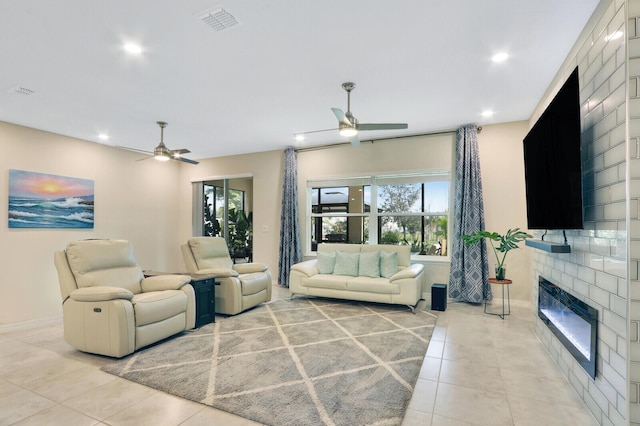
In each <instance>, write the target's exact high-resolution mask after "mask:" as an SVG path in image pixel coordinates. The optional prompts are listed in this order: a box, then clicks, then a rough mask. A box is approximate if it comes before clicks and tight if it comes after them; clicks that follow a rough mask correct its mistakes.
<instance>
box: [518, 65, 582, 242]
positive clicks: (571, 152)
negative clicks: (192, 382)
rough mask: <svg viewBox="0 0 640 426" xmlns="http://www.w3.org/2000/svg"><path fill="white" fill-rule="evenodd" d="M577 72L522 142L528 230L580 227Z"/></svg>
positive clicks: (580, 180) (580, 160) (580, 197)
mask: <svg viewBox="0 0 640 426" xmlns="http://www.w3.org/2000/svg"><path fill="white" fill-rule="evenodd" d="M579 92H580V88H579V84H578V68H576V69H575V70H574V71H573V72H572V73H571V76H570V77H569V78H568V79H567V81H566V82H565V83H564V85H563V86H562V88H561V89H560V91H559V92H558V93H557V94H556V96H555V97H554V98H553V100H552V101H551V103H550V104H549V106H548V107H547V108H546V110H545V111H544V112H543V113H542V115H541V116H540V118H539V119H538V121H537V122H536V124H535V125H534V126H533V127H532V128H531V130H530V131H529V133H528V134H527V136H526V137H525V138H524V172H525V185H526V191H527V223H528V227H529V229H562V230H565V229H583V222H582V219H583V206H582V167H581V165H582V158H581V154H580V93H579Z"/></svg>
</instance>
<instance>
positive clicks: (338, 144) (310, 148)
mask: <svg viewBox="0 0 640 426" xmlns="http://www.w3.org/2000/svg"><path fill="white" fill-rule="evenodd" d="M476 129H477V130H478V133H480V132H482V126H476ZM457 131H458V129H449V130H438V131H435V132H427V133H414V134H411V135H402V136H392V137H388V138H378V139H363V140H361V141H360V143H364V142H371V143H374V142H381V141H388V140H394V139H406V138H415V137H419V136H436V135H446V134H449V133H456V132H457ZM344 145H351V142H337V143H330V144H325V145H316V146H310V147H307V148H295V151H296V152H304V151H316V150H319V149H329V148H337V147H340V146H344Z"/></svg>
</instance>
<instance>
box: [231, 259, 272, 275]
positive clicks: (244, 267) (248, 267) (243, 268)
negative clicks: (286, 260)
mask: <svg viewBox="0 0 640 426" xmlns="http://www.w3.org/2000/svg"><path fill="white" fill-rule="evenodd" d="M267 269H269V267H268V266H267V265H265V264H264V263H258V262H256V263H239V264H237V265H233V270H234V271H236V272H238V273H239V274H251V273H253V272H264V271H266V270H267Z"/></svg>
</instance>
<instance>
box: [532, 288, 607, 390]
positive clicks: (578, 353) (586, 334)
mask: <svg viewBox="0 0 640 426" xmlns="http://www.w3.org/2000/svg"><path fill="white" fill-rule="evenodd" d="M538 290H539V291H538V317H540V319H541V320H542V321H543V322H544V323H545V324H546V325H547V327H549V329H550V330H551V331H552V332H553V334H555V336H556V337H557V338H558V340H560V342H561V343H562V344H563V345H564V346H565V347H566V348H567V350H568V351H569V352H570V353H571V355H573V357H574V358H575V359H576V361H578V363H579V364H580V365H581V366H582V368H584V369H585V371H586V372H587V373H588V374H589V375H590V376H591V378H593V379H595V377H596V347H597V334H598V311H597V310H596V309H594V308H593V307H591V306H589V305H587V304H586V303H585V302H583V301H581V300H579V299H577V298H575V297H574V296H572V295H571V294H570V293H568V292H566V291H564V290H562V289H561V288H560V287H558V286H557V285H555V284H553V283H551V282H550V281H547V280H546V279H544V278H543V277H539V288H538Z"/></svg>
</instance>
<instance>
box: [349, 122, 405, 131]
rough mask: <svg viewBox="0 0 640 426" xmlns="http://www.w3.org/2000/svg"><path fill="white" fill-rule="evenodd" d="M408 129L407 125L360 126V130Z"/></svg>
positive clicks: (367, 124) (379, 124)
mask: <svg viewBox="0 0 640 426" xmlns="http://www.w3.org/2000/svg"><path fill="white" fill-rule="evenodd" d="M407 127H408V125H407V123H363V124H359V125H358V130H389V129H406V128H407Z"/></svg>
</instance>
